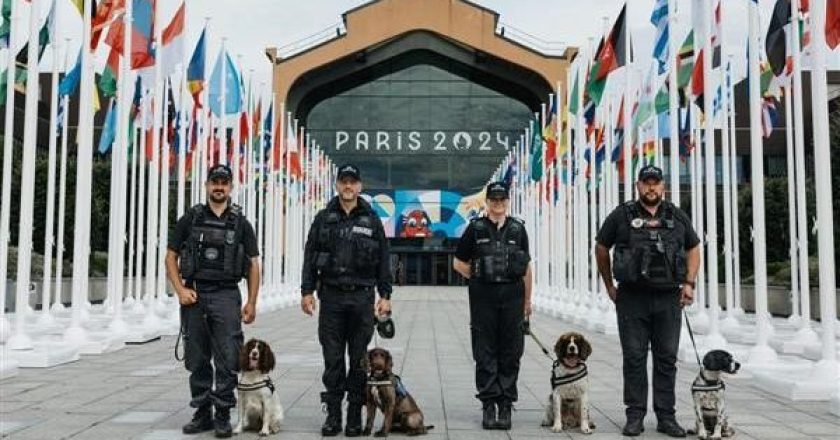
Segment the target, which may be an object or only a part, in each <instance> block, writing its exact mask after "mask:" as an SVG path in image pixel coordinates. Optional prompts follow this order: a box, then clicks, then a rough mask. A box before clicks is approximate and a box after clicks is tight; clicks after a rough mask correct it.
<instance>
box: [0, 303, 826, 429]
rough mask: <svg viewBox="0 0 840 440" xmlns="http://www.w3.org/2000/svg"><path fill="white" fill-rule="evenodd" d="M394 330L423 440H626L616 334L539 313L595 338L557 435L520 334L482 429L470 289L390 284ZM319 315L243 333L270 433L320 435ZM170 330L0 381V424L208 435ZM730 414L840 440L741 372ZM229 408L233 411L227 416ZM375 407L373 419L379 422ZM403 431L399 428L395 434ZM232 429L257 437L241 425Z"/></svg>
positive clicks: (545, 325) (535, 364)
mask: <svg viewBox="0 0 840 440" xmlns="http://www.w3.org/2000/svg"><path fill="white" fill-rule="evenodd" d="M393 306H394V316H395V321H396V324H397V336H396V337H395V338H394V339H392V340H387V341H381V342H382V345H383V346H384V347H386V348H388V349H389V350H391V352H392V353H393V354H394V362H395V369H396V372H397V373H398V374H400V375H401V376H402V377H403V379H404V381H405V384H406V386H407V387H408V389H409V391H410V392H411V393H412V394H413V395H414V397H415V399H416V400H417V401H418V403H419V405H420V406H421V408H422V409H423V411H424V413H425V416H426V420H427V423H429V424H433V425H435V428H434V429H433V430H432V431H431V432H430V434H428V436H427V438H429V439H444V438H446V439H482V440H490V439H508V438H511V439H536V438H545V439H549V438H552V439H563V438H588V439H593V440H595V439H614V438H616V439H617V438H622V437H621V434H620V431H621V427H622V425H623V423H624V412H623V405H622V403H621V353H620V349H619V345H618V338H617V337H616V336H605V335H603V334H596V333H593V332H591V331H586V330H583V329H581V328H580V327H578V326H575V325H572V324H570V323H568V322H565V321H562V320H560V319H556V318H551V317H548V316H545V315H542V314H537V315H535V316H534V318H533V319H532V328H533V330H534V333H535V334H536V335H538V336H539V337H540V339H541V340H542V341H543V342H544V343H546V344H552V345H553V342H554V339H555V338H556V336H557V335H559V334H560V333H561V332H563V331H567V330H578V331H584V333H585V334H586V335H587V336H588V337H589V339H590V341H592V345H593V348H594V349H593V351H594V353H593V355H592V357H591V358H590V360H589V363H588V365H589V370H590V375H591V383H592V389H591V401H592V406H593V408H592V414H593V418H594V422H595V425H596V426H597V429H596V431H595V434H592V435H589V436H585V435H583V434H581V433H580V432H579V431H577V430H575V431H572V432H567V433H562V434H553V433H551V432H550V431H548V429H546V428H542V427H540V420H541V418H542V415H543V411H544V405H545V401H546V398H547V396H548V393H549V374H550V373H549V371H550V367H551V364H550V361H549V360H548V359H547V358H546V357H545V356H544V355H543V353H542V352H541V351H540V350H539V348H538V347H537V345H536V344H535V343H534V341H532V340H531V339H527V340H526V349H525V356H524V357H523V359H522V371H521V375H520V380H519V386H520V388H519V393H520V400H519V402H518V403H517V404H516V406H515V409H516V411H515V412H514V417H513V425H514V427H513V430H511V431H509V432H504V431H484V430H482V429H481V426H480V425H481V416H480V405H479V403H478V401H477V400H475V399H474V397H473V395H474V382H473V361H472V356H471V351H470V340H469V327H468V324H469V309H468V306H467V295H466V288H437V287H435V288H432V287H428V288H427V287H402V288H400V287H398V288H397V290H396V292H395V294H394V301H393ZM316 327H317V319H316V318H313V317H306V316H304V315H303V314H302V313H301V312H300V310H299V309H298V308H296V307H292V308H287V309H284V310H280V311H276V312H272V313H265V314H262V315H258V316H257V321H256V323H255V324H253V325H251V326H248V327H246V329H245V336H246V339H247V338H249V337H258V338H261V339H265V340H267V341H268V342H269V343H270V344H271V345H272V347H273V349H274V351H275V354H276V355H277V357H278V367H277V369H276V370H275V371H274V373H273V374H272V377H273V379H274V381H275V383H276V384H277V392H279V393H280V397H281V401H282V403H283V406H284V408H285V410H286V421H285V424H284V426H283V430H282V431H281V433H280V434H278V435H275V436H273V438H282V439H312V438H320V434H319V432H320V426H321V423H322V421H323V418H324V415H323V414H322V413H321V409H320V403H319V398H318V394H319V392H320V391H321V389H322V385H321V372H322V364H321V355H320V347H319V345H318V342H317V337H316ZM174 347H175V338H174V337H164V338H162V339H161V340H158V341H153V342H150V343H147V344H143V345H129V346H126V348H124V349H122V350H119V351H117V352H114V353H110V354H105V355H98V356H83V357H82V358H81V360H80V361H77V362H72V363H69V364H65V365H62V366H58V367H55V368H48V369H20V371H19V374H18V375H17V376H15V377H12V378H8V379H5V380H3V381H2V382H0V433H2V435H3V437H4V438H10V439H33V440H35V439H37V440H47V439H60V438H72V439H96V440H105V439H146V440H163V439H180V438H194V439H203V438H213V435H212V432H210V433H206V434H203V435H199V436H184V435H183V434H181V425H183V424H184V423H186V422H187V421H189V419H190V416H191V414H192V410H191V408H189V407H188V405H187V402H188V389H187V372H186V371H185V370H184V369H183V366H182V365H181V364H180V363H179V362H177V361H176V360H175V359H174V357H173V353H174ZM679 368H680V370H679V371H680V372H679V376H678V381H677V383H678V391H677V398H678V400H677V413H678V414H677V416H678V419H679V421H680V422H681V423H683V424H684V425H686V426H688V425H689V424H690V423H692V422H691V421H692V416H691V411H692V410H691V403H690V395H689V391H688V386H689V383H690V382H691V380H692V379H693V378H694V375H695V374H696V373H697V366H696V365H693V364H691V363H685V362H682V363H680V365H679ZM726 393H727V394H726V397H727V400H726V401H727V405H728V408H729V412H730V420H731V421H732V423H733V424H734V426H735V429H736V431H737V434H736V438H741V439H840V418H838V417H837V416H834V415H832V414H831V413H829V405H828V403H826V402H791V401H787V400H784V399H781V398H778V397H775V396H773V395H771V394H768V393H766V392H764V391H761V390H759V389H757V388H755V387H753V386H751V384H750V379H749V377H746V376H744V377H734V378H731V379H729V380H728V381H727V389H726ZM234 417H235V416H234ZM380 421H381V416H380V417H378V419H377V425H378V423H379V422H380ZM655 424H656V421H655V418H654V417H653V415H652V412H650V413H649V416H648V417H647V419H646V421H645V427H646V433H645V434H644V435H643V436H642V437H640V438H663V439H664V438H667V437H665V436H664V435H662V434H657V433H656V432H655V426H656V425H655ZM392 436H395V437H402V436H403V435H402V434H392ZM240 438H257V435H256V433H251V432H249V433H245V434H243V435H241V436H240Z"/></svg>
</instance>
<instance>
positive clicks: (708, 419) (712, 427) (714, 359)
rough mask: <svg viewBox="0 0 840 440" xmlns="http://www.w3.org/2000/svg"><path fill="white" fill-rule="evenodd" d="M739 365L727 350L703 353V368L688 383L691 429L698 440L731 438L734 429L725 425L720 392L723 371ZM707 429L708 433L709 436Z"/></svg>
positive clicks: (690, 432)
mask: <svg viewBox="0 0 840 440" xmlns="http://www.w3.org/2000/svg"><path fill="white" fill-rule="evenodd" d="M739 368H741V364H739V363H738V362H737V361H735V359H734V358H733V357H732V355H731V354H729V352H727V351H725V350H712V351H710V352H708V353H706V355H705V356H703V368H701V369H700V373H698V374H697V378H695V379H694V382H692V383H691V397H692V400H694V414H695V416H696V417H697V418H696V421H695V424H694V426H695V431H691V430H689V434H695V433H696V434H697V438H699V439H701V440H707V439H713V440H719V439H720V438H721V437H732V434H734V433H735V430H733V429H732V427H731V426H729V420H728V418H727V417H726V406H725V404H724V403H725V402H724V399H723V391H724V389H726V386H725V385H724V383H723V378H722V376H723V373H727V374H735V373H737V372H738V369H739ZM709 432H711V433H712V434H711V435H709Z"/></svg>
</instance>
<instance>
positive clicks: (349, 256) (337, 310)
mask: <svg viewBox="0 0 840 440" xmlns="http://www.w3.org/2000/svg"><path fill="white" fill-rule="evenodd" d="M335 187H336V192H337V193H338V195H337V196H335V197H334V198H333V199H332V200H330V202H329V204H327V207H326V208H325V209H322V210H321V211H320V212H319V213H318V214H317V215H316V216H315V219H314V220H313V222H312V227H311V229H310V230H309V236H308V238H307V240H306V247H305V250H304V261H303V275H302V278H301V280H302V281H301V286H300V287H301V295H302V299H301V308H302V309H303V312H304V313H306V314H307V315H312V314H313V312H314V311H315V308H316V305H315V298H314V295H313V293H314V292H315V291H316V290H317V291H318V299H319V300H320V302H321V312H320V315H319V317H318V340H319V341H320V343H321V348H322V351H323V355H324V375H323V377H322V380H323V382H324V387H325V388H326V391H325V392H323V393H321V402H322V403H323V404H324V405H325V407H326V411H327V418H326V421H324V425H323V426H322V427H321V434H322V435H324V436H335V435H337V434H338V433H339V432H341V401H342V399H343V398H344V393H345V392H346V393H347V402H348V406H347V426H346V428H345V430H344V434H345V435H346V436H348V437H357V436H359V435H361V433H362V405H364V398H365V397H364V396H365V395H364V388H365V370H364V367H363V364H362V362H363V360H364V358H365V354H366V351H367V345H368V343H369V342H370V339H371V337H372V336H373V327H374V314H376V316H383V317H384V316H386V315H389V314H390V313H391V301H390V298H391V268H390V265H391V258H390V254H389V252H388V239H387V238H386V237H385V229H384V228H383V226H382V221H381V220H380V219H379V217H378V216H377V215H376V213H375V212H374V211H373V208H371V206H370V204H369V203H368V202H366V201H365V200H364V199H362V198H361V197H359V194H360V193H361V191H362V182H361V174H360V173H359V169H358V168H357V167H356V166H354V165H351V164H346V165H342V166H341V167H339V168H338V174H337V176H336V184H335ZM374 287H376V290H377V291H378V292H379V301H378V302H376V306H375V310H374V299H375V298H374ZM345 351H346V352H347V353H348V355H349V358H350V359H349V362H350V364H349V371H348V370H347V367H346V366H345V363H344V353H345Z"/></svg>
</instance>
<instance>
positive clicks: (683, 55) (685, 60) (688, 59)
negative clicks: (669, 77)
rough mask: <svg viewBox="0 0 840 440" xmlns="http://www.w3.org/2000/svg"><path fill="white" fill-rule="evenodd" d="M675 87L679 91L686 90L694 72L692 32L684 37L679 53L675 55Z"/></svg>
mask: <svg viewBox="0 0 840 440" xmlns="http://www.w3.org/2000/svg"><path fill="white" fill-rule="evenodd" d="M677 67H678V70H677V86H678V87H679V88H680V89H684V88H686V86H688V82H689V81H690V80H691V74H692V71H693V70H694V30H691V31H690V32H689V33H688V36H686V37H685V41H683V44H682V46H680V52H679V53H678V54H677Z"/></svg>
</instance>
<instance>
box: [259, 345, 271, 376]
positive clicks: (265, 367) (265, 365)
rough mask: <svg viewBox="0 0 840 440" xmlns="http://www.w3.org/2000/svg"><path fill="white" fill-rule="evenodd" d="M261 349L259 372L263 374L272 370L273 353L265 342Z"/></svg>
mask: <svg viewBox="0 0 840 440" xmlns="http://www.w3.org/2000/svg"><path fill="white" fill-rule="evenodd" d="M261 348H262V349H263V350H262V353H260V364H261V365H260V370H261V371H262V372H263V373H268V372H269V371H271V370H273V369H274V352H273V351H271V347H269V346H268V344H266V343H265V342H263V343H262V345H261Z"/></svg>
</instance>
